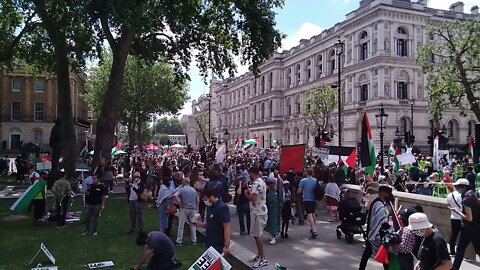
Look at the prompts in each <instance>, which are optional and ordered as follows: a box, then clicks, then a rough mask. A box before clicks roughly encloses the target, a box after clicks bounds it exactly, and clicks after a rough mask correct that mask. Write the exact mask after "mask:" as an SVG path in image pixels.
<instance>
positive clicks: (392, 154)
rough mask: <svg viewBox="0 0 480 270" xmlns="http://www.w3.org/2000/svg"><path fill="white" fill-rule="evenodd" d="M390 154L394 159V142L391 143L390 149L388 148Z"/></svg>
mask: <svg viewBox="0 0 480 270" xmlns="http://www.w3.org/2000/svg"><path fill="white" fill-rule="evenodd" d="M388 154H389V155H390V156H392V157H393V156H394V155H395V148H394V147H393V142H392V143H390V147H389V148H388Z"/></svg>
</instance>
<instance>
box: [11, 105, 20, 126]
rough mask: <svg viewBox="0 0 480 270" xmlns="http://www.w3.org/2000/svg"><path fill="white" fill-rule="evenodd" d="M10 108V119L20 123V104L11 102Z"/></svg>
mask: <svg viewBox="0 0 480 270" xmlns="http://www.w3.org/2000/svg"><path fill="white" fill-rule="evenodd" d="M10 106H11V107H10V119H11V120H12V121H20V102H18V101H13V102H12V103H11V105H10Z"/></svg>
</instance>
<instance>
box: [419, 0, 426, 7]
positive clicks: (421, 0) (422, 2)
mask: <svg viewBox="0 0 480 270" xmlns="http://www.w3.org/2000/svg"><path fill="white" fill-rule="evenodd" d="M417 3H419V4H421V5H424V6H428V0H418V2H417Z"/></svg>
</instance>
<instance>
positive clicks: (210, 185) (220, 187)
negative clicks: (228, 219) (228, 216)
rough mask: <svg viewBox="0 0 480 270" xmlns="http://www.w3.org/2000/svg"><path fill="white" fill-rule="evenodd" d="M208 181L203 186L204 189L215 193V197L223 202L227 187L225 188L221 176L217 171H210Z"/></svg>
mask: <svg viewBox="0 0 480 270" xmlns="http://www.w3.org/2000/svg"><path fill="white" fill-rule="evenodd" d="M209 179H210V180H209V181H208V182H207V183H206V184H205V186H204V189H213V190H215V192H217V196H218V198H219V199H220V200H223V196H224V195H225V194H227V193H228V187H227V186H225V184H224V182H223V181H222V174H221V173H220V172H219V171H217V170H212V171H210V175H209Z"/></svg>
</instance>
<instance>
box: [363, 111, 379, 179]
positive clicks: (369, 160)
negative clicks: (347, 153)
mask: <svg viewBox="0 0 480 270" xmlns="http://www.w3.org/2000/svg"><path fill="white" fill-rule="evenodd" d="M360 151H361V152H360V163H361V165H362V167H363V171H364V172H365V173H368V174H369V175H373V172H374V171H375V165H376V163H377V159H376V157H375V147H374V146H373V138H372V131H371V130H370V122H369V121H368V115H367V112H365V114H364V115H363V120H362V141H361V143H360Z"/></svg>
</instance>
